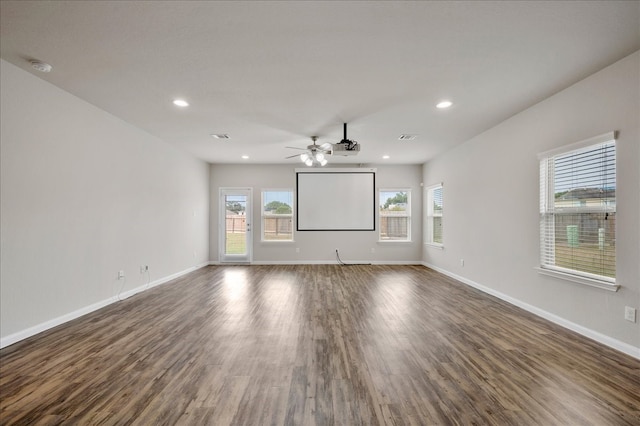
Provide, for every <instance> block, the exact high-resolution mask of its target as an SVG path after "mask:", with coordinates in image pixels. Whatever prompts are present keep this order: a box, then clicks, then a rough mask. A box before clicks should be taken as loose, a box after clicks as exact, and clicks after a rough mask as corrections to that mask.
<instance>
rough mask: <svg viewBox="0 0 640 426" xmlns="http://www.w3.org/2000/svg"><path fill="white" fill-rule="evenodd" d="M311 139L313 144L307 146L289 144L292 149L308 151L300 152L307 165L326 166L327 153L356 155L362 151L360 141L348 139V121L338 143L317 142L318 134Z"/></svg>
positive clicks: (292, 156) (301, 158)
mask: <svg viewBox="0 0 640 426" xmlns="http://www.w3.org/2000/svg"><path fill="white" fill-rule="evenodd" d="M311 140H312V141H313V144H311V145H308V146H307V148H306V149H305V148H296V147H293V146H288V147H287V148H290V149H300V150H303V151H306V152H304V153H302V154H300V160H301V161H302V162H303V163H305V164H306V165H307V166H313V165H318V164H319V165H320V166H324V165H326V164H327V159H326V156H327V155H356V154H358V152H360V145H359V144H358V142H356V141H353V140H350V139H347V123H344V137H343V138H342V140H341V141H340V142H338V143H335V144H331V143H327V142H325V143H323V144H322V145H318V144H316V141H317V140H318V137H317V136H311ZM297 156H298V155H297V154H296V155H291V156H289V157H286V158H287V159H288V158H294V157H297Z"/></svg>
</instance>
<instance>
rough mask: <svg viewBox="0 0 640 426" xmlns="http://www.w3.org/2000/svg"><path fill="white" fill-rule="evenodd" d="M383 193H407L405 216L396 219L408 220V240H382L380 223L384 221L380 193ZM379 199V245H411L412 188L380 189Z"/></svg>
mask: <svg viewBox="0 0 640 426" xmlns="http://www.w3.org/2000/svg"><path fill="white" fill-rule="evenodd" d="M381 192H406V193H407V210H406V214H405V215H397V216H396V217H406V218H407V239H406V240H383V239H381V238H380V232H381V231H382V227H381V226H380V222H381V221H382V219H381V217H382V215H381V214H380V208H379V206H380V193H381ZM377 198H378V200H377V201H378V209H377V212H376V214H377V215H378V219H377V220H378V243H381V244H406V243H411V242H412V241H411V209H412V207H411V188H380V189H378V193H377Z"/></svg>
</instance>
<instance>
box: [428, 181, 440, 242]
mask: <svg viewBox="0 0 640 426" xmlns="http://www.w3.org/2000/svg"><path fill="white" fill-rule="evenodd" d="M426 192H427V196H426V197H425V200H426V201H425V203H426V205H425V210H426V212H427V214H426V215H425V216H426V224H425V225H426V226H425V230H426V238H425V243H427V244H430V245H434V246H442V245H443V240H442V216H443V213H444V204H443V202H442V201H443V200H442V184H441V183H440V184H437V185H433V186H430V187H428V188H426Z"/></svg>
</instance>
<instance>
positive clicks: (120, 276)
mask: <svg viewBox="0 0 640 426" xmlns="http://www.w3.org/2000/svg"><path fill="white" fill-rule="evenodd" d="M118 279H119V280H123V279H124V271H118Z"/></svg>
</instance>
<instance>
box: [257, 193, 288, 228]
mask: <svg viewBox="0 0 640 426" xmlns="http://www.w3.org/2000/svg"><path fill="white" fill-rule="evenodd" d="M262 241H293V190H291V189H270V190H264V191H262Z"/></svg>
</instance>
